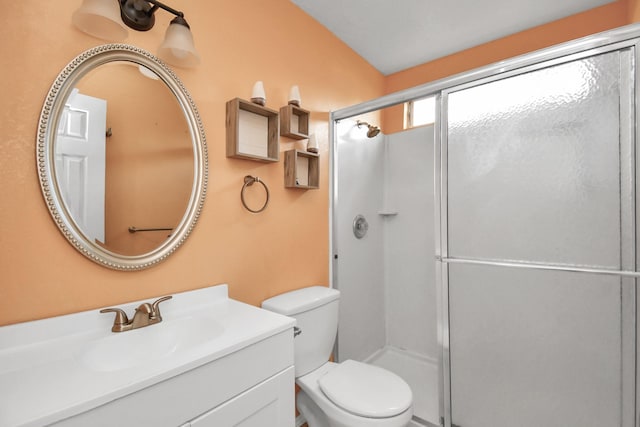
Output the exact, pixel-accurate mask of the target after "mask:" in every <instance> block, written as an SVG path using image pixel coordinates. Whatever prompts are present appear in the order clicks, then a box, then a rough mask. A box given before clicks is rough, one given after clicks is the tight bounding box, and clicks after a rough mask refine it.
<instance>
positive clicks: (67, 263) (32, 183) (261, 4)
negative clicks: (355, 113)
mask: <svg viewBox="0 0 640 427" xmlns="http://www.w3.org/2000/svg"><path fill="white" fill-rule="evenodd" d="M80 3H81V1H80V0H56V1H45V2H43V1H36V0H21V1H17V2H6V4H4V5H3V16H4V17H5V19H4V21H3V25H2V26H0V38H1V39H2V54H3V57H4V58H5V59H6V60H5V61H4V62H3V66H2V68H1V69H0V76H1V77H2V81H3V82H4V86H3V89H4V90H3V94H2V97H1V98H0V105H1V108H0V111H1V112H0V114H1V115H2V119H1V120H0V132H1V134H2V136H3V137H2V156H0V182H1V183H2V185H1V186H0V189H1V190H0V196H1V200H2V202H1V204H0V223H1V224H2V232H1V233H0V274H1V275H2V276H1V279H0V280H1V284H0V325H4V324H10V323H15V322H21V321H27V320H32V319H37V318H43V317H48V316H53V315H59V314H65V313H71V312H75V311H79V310H87V309H92V308H96V307H101V306H106V305H113V304H118V303H121V302H124V301H131V300H136V299H145V298H151V297H154V296H157V295H163V294H171V293H175V292H180V291H184V290H190V289H196V288H201V287H204V286H208V285H212V284H217V283H222V282H227V283H229V285H230V287H229V290H230V294H231V296H232V297H234V298H236V299H239V300H241V301H245V302H248V303H250V304H259V303H260V302H261V301H262V300H263V299H265V298H267V297H270V296H272V295H275V294H278V293H280V292H284V291H287V290H290V289H295V288H299V287H303V286H308V285H314V284H327V283H328V281H329V277H328V276H329V273H328V247H329V246H328V239H329V230H328V209H329V207H328V203H329V202H328V201H329V197H328V194H329V193H328V182H329V181H328V145H327V144H328V141H327V140H328V113H329V111H331V110H334V109H338V108H342V107H346V106H349V105H353V104H356V103H358V102H362V101H365V100H368V99H372V98H375V97H378V96H380V95H382V94H383V90H384V77H383V76H382V75H381V74H380V73H378V72H377V71H376V70H375V69H373V67H371V66H370V65H368V64H367V63H366V62H365V61H364V60H362V59H361V58H360V57H359V56H358V55H356V54H355V53H354V52H353V51H351V50H350V49H349V48H348V47H346V46H345V45H344V44H343V43H342V42H340V41H339V40H337V39H336V38H335V37H334V36H332V35H331V34H330V33H329V32H328V31H327V30H326V29H324V28H323V27H321V26H320V25H319V24H318V23H316V22H315V21H313V20H312V19H311V18H310V17H308V16H307V15H305V14H304V13H303V12H302V11H301V10H300V9H298V8H297V7H296V6H294V5H293V3H291V2H290V1H289V0H269V1H255V0H220V1H215V2H213V1H197V2H196V1H188V0H172V1H171V2H170V3H171V6H172V7H174V8H176V9H179V10H182V11H184V12H185V15H186V18H187V20H188V21H189V24H190V25H191V28H192V31H193V33H194V37H195V41H196V46H197V48H198V50H199V51H200V54H201V56H202V64H201V65H200V67H198V68H196V69H194V70H185V69H176V72H177V74H178V75H179V76H180V78H181V79H182V81H183V83H184V84H185V86H186V87H187V88H188V90H189V91H190V93H191V95H192V96H193V98H194V100H195V103H196V104H197V106H198V109H199V112H200V115H201V117H202V120H203V122H204V127H205V131H206V134H207V142H208V146H209V167H210V169H209V188H208V192H207V199H206V202H205V206H204V210H203V212H202V216H201V217H200V220H199V222H198V225H197V226H196V228H195V230H194V232H193V234H192V235H191V236H190V237H189V239H188V240H187V241H186V243H185V244H184V245H183V246H182V247H181V248H180V249H179V250H178V251H177V252H176V253H175V254H173V255H172V256H171V257H169V258H168V259H167V260H166V261H165V262H163V263H161V264H159V265H157V266H155V267H152V268H151V269H148V270H143V271H139V272H120V271H113V270H109V269H106V268H104V267H101V266H99V265H98V264H95V263H93V262H91V261H89V260H88V259H86V258H85V257H84V256H82V255H81V254H80V253H79V252H77V251H76V250H75V249H74V248H73V247H72V246H71V245H70V244H69V243H68V242H67V241H66V239H65V238H64V237H63V236H62V235H61V234H60V232H59V231H58V229H57V227H56V226H55V224H54V222H53V221H52V219H51V218H50V216H49V213H48V211H47V208H46V205H45V203H44V201H43V198H42V194H41V192H40V185H39V183H38V178H37V175H36V168H35V166H36V160H35V147H36V128H37V125H38V118H39V114H40V109H41V107H42V102H43V101H44V98H45V96H46V95H47V92H48V90H49V87H50V85H51V83H52V82H53V80H54V79H55V77H56V76H57V74H58V73H59V72H60V70H61V69H62V68H63V67H64V66H65V65H66V64H67V62H68V61H70V60H71V59H72V58H73V57H75V56H76V55H77V54H79V53H80V52H82V51H84V50H86V49H89V48H91V47H94V46H96V45H99V44H102V42H101V41H100V40H97V39H94V38H92V37H90V36H88V35H85V34H83V33H81V32H79V31H77V30H76V29H75V28H73V27H72V26H71V23H70V21H71V14H72V12H73V11H74V10H75V9H76V8H77V7H78V5H79V4H80ZM170 18H171V15H170V14H168V13H166V12H162V11H159V12H158V13H157V23H156V28H154V29H152V30H151V31H149V32H146V33H142V32H135V31H130V32H129V38H128V39H127V41H126V42H127V43H129V44H133V45H136V46H140V47H142V48H144V49H147V50H149V51H151V52H155V51H156V49H157V46H158V45H159V44H160V42H161V41H162V37H163V35H164V30H165V28H166V25H167V24H168V21H169V20H170ZM257 80H262V81H264V84H265V89H266V95H267V106H268V107H270V108H272V109H279V107H281V106H282V105H285V104H286V102H287V95H288V93H289V88H290V87H291V86H292V85H294V84H297V85H299V87H300V91H301V95H302V107H303V108H305V109H308V110H310V111H311V112H312V115H311V123H310V127H311V132H312V133H316V134H317V136H318V140H319V143H320V154H321V182H320V186H321V189H320V190H313V191H299V190H291V189H285V188H284V186H283V177H284V171H283V161H282V160H281V161H280V162H278V163H275V164H263V163H258V162H252V161H247V160H237V159H227V158H226V157H225V102H226V101H227V100H229V99H232V98H234V97H238V96H239V97H242V98H245V99H247V98H249V97H250V95H251V88H252V86H253V83H254V82H255V81H257ZM293 147H299V148H302V144H301V143H300V142H297V143H296V142H294V141H292V140H289V139H287V138H282V139H281V148H280V149H281V151H284V150H287V149H291V148H293ZM281 158H282V156H281ZM248 174H251V175H258V176H259V177H260V178H261V179H263V180H264V181H265V182H266V183H267V184H268V186H269V189H270V191H271V201H270V203H269V206H268V208H267V209H266V210H265V211H264V212H263V213H261V214H258V215H254V214H251V213H249V212H247V211H246V210H244V209H243V208H242V206H241V203H240V197H239V196H240V194H239V193H240V188H241V187H242V184H243V177H244V176H245V175H248Z"/></svg>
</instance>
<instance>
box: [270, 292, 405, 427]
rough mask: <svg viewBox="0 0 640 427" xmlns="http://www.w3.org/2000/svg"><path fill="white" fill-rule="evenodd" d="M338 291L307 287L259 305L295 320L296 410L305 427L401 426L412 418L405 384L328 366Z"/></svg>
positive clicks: (375, 372) (372, 369) (388, 375)
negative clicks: (297, 387)
mask: <svg viewBox="0 0 640 427" xmlns="http://www.w3.org/2000/svg"><path fill="white" fill-rule="evenodd" d="M339 299H340V292H339V291H338V290H336V289H330V288H326V287H323V286H312V287H308V288H303V289H298V290H295V291H291V292H287V293H284V294H281V295H278V296H275V297H273V298H269V299H268V300H266V301H264V302H263V303H262V308H264V309H266V310H269V311H274V312H276V313H280V314H284V315H285V316H291V317H294V318H295V319H296V324H297V326H296V328H295V332H294V333H295V334H296V337H295V341H294V343H295V355H294V360H295V376H296V384H298V385H299V386H300V389H301V390H300V392H299V393H298V397H297V404H296V406H297V408H298V411H300V413H301V414H302V415H303V416H304V417H305V419H306V420H307V423H308V425H309V427H368V426H375V427H403V426H406V425H407V424H408V423H409V421H410V420H411V417H412V415H413V396H412V393H411V388H409V385H408V384H407V383H406V382H405V381H404V380H403V379H402V378H400V377H399V376H397V375H396V374H394V373H392V372H389V371H387V370H385V369H382V368H379V367H377V366H373V365H369V364H366V363H362V362H357V361H355V360H346V361H344V362H341V363H334V362H329V361H328V360H329V356H330V355H331V352H332V350H333V344H334V341H335V338H336V333H337V331H338V305H339Z"/></svg>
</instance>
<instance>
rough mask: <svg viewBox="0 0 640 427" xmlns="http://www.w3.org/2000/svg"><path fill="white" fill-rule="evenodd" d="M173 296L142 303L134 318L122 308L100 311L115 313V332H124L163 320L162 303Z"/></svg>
mask: <svg viewBox="0 0 640 427" xmlns="http://www.w3.org/2000/svg"><path fill="white" fill-rule="evenodd" d="M171 298H173V297H172V296H171V295H169V296H167V297H162V298H159V299H157V300H155V301H154V302H153V304H149V303H148V302H145V303H142V304H140V306H139V307H138V308H136V312H135V313H134V315H133V319H132V320H129V318H128V317H127V313H125V312H124V310H122V309H120V308H105V309H102V310H100V313H115V314H116V318H115V319H114V321H113V327H112V328H111V331H113V332H124V331H130V330H132V329H138V328H144V327H145V326H149V325H153V324H156V323H160V322H162V316H161V315H160V307H159V305H160V303H161V302H162V301H166V300H169V299H171Z"/></svg>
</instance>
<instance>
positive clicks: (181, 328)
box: [79, 315, 224, 372]
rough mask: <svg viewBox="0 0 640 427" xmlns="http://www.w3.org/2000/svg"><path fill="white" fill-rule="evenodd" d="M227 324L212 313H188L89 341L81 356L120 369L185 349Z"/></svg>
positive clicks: (101, 366) (93, 363) (218, 332)
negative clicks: (221, 322)
mask: <svg viewBox="0 0 640 427" xmlns="http://www.w3.org/2000/svg"><path fill="white" fill-rule="evenodd" d="M223 329H224V328H223V327H222V325H221V324H220V323H219V322H216V321H215V320H214V319H213V318H212V317H211V316H207V315H200V316H198V317H194V316H186V317H181V318H178V319H175V320H168V321H166V320H165V321H163V322H161V323H156V324H155V325H151V326H147V327H144V328H140V329H134V330H131V331H126V332H118V333H113V334H111V335H109V336H107V337H103V338H100V339H96V340H94V341H91V342H89V343H88V346H87V348H86V349H85V350H84V351H82V352H81V353H80V355H79V356H80V360H81V361H82V362H83V363H84V364H85V365H86V366H88V367H89V368H91V369H95V370H97V371H105V372H111V371H118V370H122V369H131V368H136V367H138V366H140V365H143V364H147V363H154V362H155V361H157V360H159V359H163V358H167V357H169V356H171V355H174V354H176V353H184V352H188V351H190V350H194V349H195V348H197V347H198V346H202V345H204V344H205V343H206V342H207V341H209V340H212V339H215V338H216V337H219V336H220V335H221V334H222V332H223Z"/></svg>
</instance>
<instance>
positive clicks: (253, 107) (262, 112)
mask: <svg viewBox="0 0 640 427" xmlns="http://www.w3.org/2000/svg"><path fill="white" fill-rule="evenodd" d="M226 127H227V157H233V158H237V159H248V160H258V161H261V162H277V161H278V160H279V159H280V147H279V143H278V112H277V111H275V110H271V109H269V108H266V107H263V106H261V105H258V104H254V103H253V102H249V101H245V100H244V99H240V98H235V99H232V100H231V101H228V102H227V114H226Z"/></svg>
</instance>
